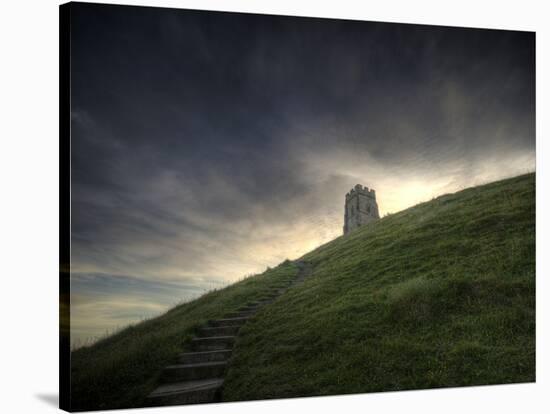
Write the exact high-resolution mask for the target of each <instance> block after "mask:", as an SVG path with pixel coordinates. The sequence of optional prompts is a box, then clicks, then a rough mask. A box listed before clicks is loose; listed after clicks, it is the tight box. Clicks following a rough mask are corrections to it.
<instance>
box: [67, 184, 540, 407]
mask: <svg viewBox="0 0 550 414" xmlns="http://www.w3.org/2000/svg"><path fill="white" fill-rule="evenodd" d="M302 260H304V261H307V262H309V263H310V264H311V268H312V273H311V274H310V275H309V277H308V278H307V279H306V280H305V281H304V282H303V283H302V284H300V285H297V286H295V287H293V288H292V289H291V290H290V291H288V292H287V293H286V294H285V295H283V296H281V297H280V298H279V299H278V300H277V301H276V302H274V303H273V304H271V305H269V306H266V307H265V308H263V309H262V310H260V311H259V313H258V314H257V315H256V317H255V318H254V319H253V320H251V321H249V322H248V323H247V324H246V325H245V326H244V327H243V328H242V329H241V331H240V333H239V338H238V341H237V343H236V346H235V349H234V352H233V357H232V360H231V363H230V368H229V370H228V372H227V375H226V382H225V385H224V391H223V398H224V400H247V399H261V398H281V397H295V396H305V395H327V394H341V393H358V392H372V391H390V390H405V389H417V388H432V387H449V386H462V385H480V384H496V383H510V382H527V381H534V380H535V176H534V174H528V175H524V176H520V177H516V178H512V179H508V180H503V181H499V182H496V183H492V184H488V185H484V186H480V187H475V188H470V189H467V190H464V191H461V192H458V193H455V194H449V195H444V196H441V197H438V198H436V199H434V200H432V201H430V202H426V203H423V204H419V205H417V206H415V207H412V208H410V209H407V210H405V211H403V212H400V213H398V214H394V215H391V216H388V217H385V218H383V219H381V220H379V221H377V222H376V223H373V224H370V225H368V226H365V227H363V228H361V229H358V230H356V231H354V232H352V233H351V234H349V235H347V236H344V237H339V238H337V239H335V240H334V241H332V242H330V243H327V244H325V245H324V246H321V247H320V248H318V249H316V250H314V251H312V252H310V253H308V254H306V255H305V256H304V257H303V258H302ZM296 272H297V267H296V266H295V265H294V264H293V263H292V262H288V261H287V262H285V263H283V264H281V265H280V266H278V267H277V268H275V269H271V270H268V271H267V272H265V273H264V274H261V275H258V276H254V277H251V278H248V279H246V280H244V281H242V282H239V283H236V284H235V285H232V286H230V287H227V288H225V289H222V290H219V291H215V292H211V293H209V294H207V295H205V296H203V297H201V298H199V299H197V300H195V301H193V302H190V303H188V304H185V305H181V306H178V307H176V308H174V309H172V310H171V311H169V312H168V313H166V314H165V315H162V316H160V317H158V318H156V319H153V320H150V321H146V322H143V323H141V324H139V325H136V326H134V327H130V328H128V329H126V330H124V331H122V332H120V333H119V334H117V335H115V336H113V337H110V338H107V339H105V340H103V341H101V342H100V343H97V344H96V345H94V346H91V347H88V348H83V349H80V350H77V351H75V352H73V355H72V364H73V371H72V372H73V376H72V392H73V408H74V409H91V408H115V407H129V406H135V405H140V404H141V402H142V398H143V397H144V396H145V395H146V394H147V393H148V392H149V391H151V390H152V389H153V388H154V387H155V385H156V381H157V376H158V374H159V372H160V369H161V368H162V367H163V366H165V365H167V364H168V363H170V362H171V361H172V360H173V359H174V358H175V356H176V355H177V354H178V353H179V352H180V351H181V343H182V341H183V342H184V343H185V342H186V341H189V339H190V337H191V336H192V335H193V332H194V330H195V329H196V328H197V327H198V326H199V325H201V324H203V323H204V322H206V321H207V320H208V319H211V318H216V317H221V316H223V314H225V313H227V312H228V311H231V310H234V309H235V308H237V307H238V306H240V305H241V304H242V303H244V302H246V301H247V300H249V299H250V298H253V297H254V296H257V295H258V294H261V292H263V291H265V290H266V289H268V288H269V287H271V286H275V285H277V284H278V283H281V282H282V281H284V280H288V279H290V278H292V277H294V276H295V275H296ZM99 401H101V403H99Z"/></svg>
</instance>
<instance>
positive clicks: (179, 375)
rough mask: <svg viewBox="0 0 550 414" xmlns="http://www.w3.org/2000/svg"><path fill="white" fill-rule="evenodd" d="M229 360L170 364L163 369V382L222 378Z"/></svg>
mask: <svg viewBox="0 0 550 414" xmlns="http://www.w3.org/2000/svg"><path fill="white" fill-rule="evenodd" d="M226 366H227V362H225V361H215V362H199V363H196V364H179V365H169V366H167V367H166V368H164V370H163V371H162V376H161V382H163V383H165V384H168V383H173V382H180V381H191V380H201V379H208V378H222V377H223V373H224V372H225V367H226Z"/></svg>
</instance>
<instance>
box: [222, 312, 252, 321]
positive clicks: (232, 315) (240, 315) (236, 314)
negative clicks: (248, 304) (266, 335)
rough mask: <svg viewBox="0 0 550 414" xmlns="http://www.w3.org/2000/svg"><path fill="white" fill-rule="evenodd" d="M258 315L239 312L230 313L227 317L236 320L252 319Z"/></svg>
mask: <svg viewBox="0 0 550 414" xmlns="http://www.w3.org/2000/svg"><path fill="white" fill-rule="evenodd" d="M255 313H256V311H239V312H229V313H228V314H227V315H226V316H227V318H228V319H234V318H250V317H251V316H253V315H254V314H255Z"/></svg>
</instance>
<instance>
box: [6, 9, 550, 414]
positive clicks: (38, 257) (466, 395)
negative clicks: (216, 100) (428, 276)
mask: <svg viewBox="0 0 550 414" xmlns="http://www.w3.org/2000/svg"><path fill="white" fill-rule="evenodd" d="M104 3H116V2H111V1H104ZM124 3H125V4H144V5H158V6H170V7H179V8H196V9H209V10H228V11H248V12H257V13H273V14H287V15H302V16H319V17H339V18H351V19H359V20H377V21H392V22H406V23H427V24H439V25H451V26H469V27H487V28H499V29H515V30H529V31H536V32H537V213H538V214H537V253H538V254H537V326H538V329H537V383H536V384H527V385H503V386H487V387H474V388H462V389H447V390H431V391H410V392H398V393H382V394H365V395H355V396H342V397H322V398H308V399H293V400H280V401H269V402H248V403H231V404H219V405H203V406H187V407H173V408H163V409H139V410H134V411H132V412H135V413H140V412H147V413H157V412H158V413H172V412H183V411H184V412H186V413H206V412H210V411H214V412H217V413H239V414H241V413H243V414H248V413H258V412H262V413H264V412H266V413H275V412H277V413H279V412H281V411H282V412H309V411H315V412H320V413H331V412H335V411H341V412H344V411H345V412H365V411H368V412H370V413H376V412H402V411H406V412H407V413H423V414H424V413H438V414H439V413H442V412H445V413H463V412H473V413H477V412H499V413H518V412H530V413H541V412H549V411H548V410H550V398H549V397H548V394H550V379H549V373H550V370H549V358H548V349H549V348H550V345H549V343H548V339H549V335H548V323H549V322H548V309H549V302H548V301H550V292H549V289H548V282H547V277H546V273H545V271H546V272H547V271H548V268H549V266H548V262H549V261H548V259H547V257H545V256H544V254H543V249H546V250H547V251H548V248H549V245H548V230H549V226H548V222H549V219H548V218H547V217H545V215H544V212H547V211H549V197H548V191H547V188H545V187H548V183H549V177H548V168H546V166H545V161H546V162H548V161H549V160H550V157H549V155H548V151H547V145H545V140H546V136H547V134H548V132H549V128H548V120H547V116H548V114H549V106H548V99H549V93H548V92H549V82H548V77H549V75H550V67H549V51H550V44H549V43H550V39H549V31H550V30H549V23H550V14H549V13H548V12H547V11H546V10H545V6H544V4H545V2H544V1H527V0H522V1H513V2H512V1H503V0H500V1H492V0H491V1H482V0H477V1H470V0H454V1H441V0H439V1H437V0H435V1H421V0H408V1H407V0H403V1H395V0H386V1H376V2H369V1H355V2H352V1H346V0H338V1H329V2H325V3H324V4H318V2H313V1H311V2H307V1H305V0H269V1H267V0H266V1H255V2H253V1H244V0H242V1H237V0H225V1H213V0H212V1H210V0H202V1H198V0H195V1H187V0H180V1H143V2H136V1H124ZM58 4H59V3H58V2H57V1H50V0H36V1H30V0H26V1H16V0H12V1H4V2H2V4H1V5H0V105H1V106H0V131H1V132H0V143H1V144H0V145H1V146H0V197H1V204H0V206H1V207H0V208H1V210H0V213H1V214H0V219H1V222H0V241H1V243H2V244H1V250H0V252H1V253H0V260H1V264H0V275H1V278H2V279H1V282H0V306H1V307H2V308H1V312H0V318H1V328H0V347H1V348H0V351H1V352H0V358H1V361H0V381H1V390H2V392H1V393H0V411H1V412H3V413H12V412H13V413H15V412H25V413H40V412H54V411H58V409H57V386H58V356H57V355H58V240H59V231H58V207H59V205H58V194H59V193H58V161H59V157H58Z"/></svg>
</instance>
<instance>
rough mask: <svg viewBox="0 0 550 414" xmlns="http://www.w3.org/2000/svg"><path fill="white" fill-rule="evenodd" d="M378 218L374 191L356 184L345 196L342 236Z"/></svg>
mask: <svg viewBox="0 0 550 414" xmlns="http://www.w3.org/2000/svg"><path fill="white" fill-rule="evenodd" d="M379 218H380V216H379V214H378V204H376V194H375V192H374V190H369V189H368V188H367V187H363V186H362V185H361V184H357V185H356V186H355V187H353V188H352V189H351V191H350V192H349V193H347V194H346V207H345V213H344V234H348V233H349V232H350V231H352V230H354V229H356V228H358V227H361V226H364V225H365V224H368V223H370V222H371V221H374V220H378V219H379Z"/></svg>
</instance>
